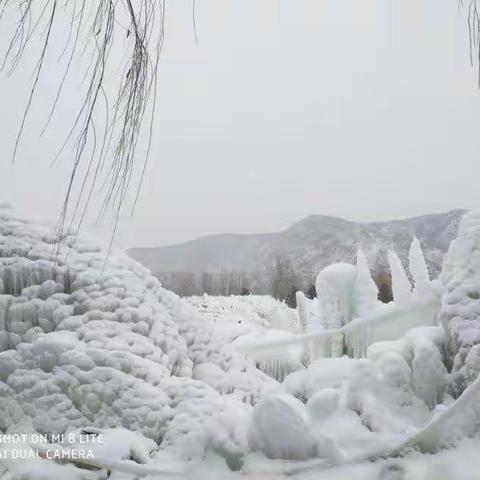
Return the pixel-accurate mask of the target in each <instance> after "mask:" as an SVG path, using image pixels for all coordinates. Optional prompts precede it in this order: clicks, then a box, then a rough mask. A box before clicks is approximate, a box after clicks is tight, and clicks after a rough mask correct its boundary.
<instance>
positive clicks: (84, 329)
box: [0, 207, 274, 456]
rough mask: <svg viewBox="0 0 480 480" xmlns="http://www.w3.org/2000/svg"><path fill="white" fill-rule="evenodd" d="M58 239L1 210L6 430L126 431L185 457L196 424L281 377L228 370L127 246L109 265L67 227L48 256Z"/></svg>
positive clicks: (216, 347) (252, 397) (190, 313)
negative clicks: (218, 378) (209, 371)
mask: <svg viewBox="0 0 480 480" xmlns="http://www.w3.org/2000/svg"><path fill="white" fill-rule="evenodd" d="M56 240H57V239H56V237H55V236H54V235H53V234H52V233H51V230H50V229H49V228H47V227H45V226H37V225H35V224H32V223H30V222H28V221H26V220H21V219H19V218H17V217H16V216H15V215H14V214H13V212H12V211H11V210H10V209H8V208H5V207H3V208H1V209H0V279H1V285H2V291H3V293H2V294H0V411H1V412H2V415H1V416H0V430H1V431H2V432H8V433H11V432H18V431H22V432H25V431H26V432H39V433H44V434H53V433H64V432H66V431H72V430H75V429H80V428H84V427H87V426H89V427H90V426H94V427H98V428H102V429H108V428H114V427H115V428H116V427H123V428H125V429H128V430H131V431H134V432H138V434H139V435H143V436H144V437H147V438H150V439H152V440H153V441H154V442H155V444H156V445H157V449H158V448H162V449H165V450H171V451H177V450H178V451H179V452H185V451H186V450H188V448H187V446H186V445H188V444H189V443H188V442H189V440H188V437H189V434H191V432H192V431H195V430H196V429H197V430H198V432H204V431H205V429H206V428H207V424H208V423H209V421H210V420H211V419H212V418H213V417H215V415H218V414H220V413H221V412H222V411H223V410H224V409H226V408H227V407H228V406H230V405H232V404H233V405H238V406H239V407H238V408H241V406H242V405H247V404H248V405H250V404H254V403H256V402H257V401H258V399H259V396H260V392H261V390H262V388H263V386H265V385H268V384H269V383H271V382H274V380H272V379H270V378H269V377H268V376H266V375H265V374H262V372H260V371H258V370H257V369H256V368H254V367H249V369H248V372H247V371H246V370H245V368H246V366H245V365H243V364H241V365H235V366H233V365H231V360H232V357H233V351H228V345H226V346H225V345H224V346H222V345H221V344H219V343H218V340H217V339H216V338H215V336H214V335H213V331H212V327H211V326H210V325H209V324H207V323H205V322H203V321H202V319H201V317H200V316H199V314H198V313H197V312H196V311H195V310H194V309H193V308H192V307H191V306H189V305H188V304H186V303H185V302H183V301H182V300H181V299H180V298H179V297H177V296H176V295H174V294H172V293H171V292H168V291H166V290H165V289H163V288H162V287H161V285H160V283H159V282H158V280H157V279H156V278H154V277H152V276H151V274H150V272H149V271H148V270H147V269H146V268H144V267H142V266H141V265H140V264H138V263H137V262H135V261H133V260H131V259H130V258H129V257H128V256H126V255H125V254H123V253H122V252H118V251H115V252H113V253H112V254H111V255H110V256H109V258H108V261H107V263H106V265H105V259H106V251H105V250H102V249H101V248H100V247H98V246H97V245H96V244H95V243H92V242H90V241H87V240H85V239H83V238H80V237H78V238H77V237H75V236H74V235H70V234H67V235H65V238H63V239H62V243H63V246H64V248H63V249H62V251H61V253H60V255H59V256H58V257H57V259H56V262H53V261H52V252H53V251H54V247H55V244H56ZM222 347H223V348H222ZM202 364H211V365H215V366H216V367H217V368H218V369H219V370H220V371H221V372H223V374H224V376H225V379H226V381H227V382H228V379H230V383H231V386H230V388H229V389H228V391H227V392H225V390H222V389H223V388H224V384H222V385H218V389H219V390H215V388H212V387H211V386H210V385H209V384H207V382H204V381H202V380H196V379H193V378H192V377H193V374H194V372H195V370H196V369H197V368H198V366H199V365H202ZM209 383H210V384H214V382H209ZM214 386H217V385H214ZM198 432H197V434H199V435H200V433H198ZM186 455H187V456H188V454H186Z"/></svg>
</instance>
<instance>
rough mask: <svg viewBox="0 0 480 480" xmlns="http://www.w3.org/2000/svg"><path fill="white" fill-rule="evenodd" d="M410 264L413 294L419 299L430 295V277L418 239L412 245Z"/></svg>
mask: <svg viewBox="0 0 480 480" xmlns="http://www.w3.org/2000/svg"><path fill="white" fill-rule="evenodd" d="M408 262H409V266H408V268H409V270H410V274H411V275H412V278H413V285H414V286H413V294H414V295H415V296H418V297H421V296H423V295H426V294H428V292H429V289H430V288H429V287H430V277H429V275H428V269H427V264H426V263H425V257H424V256H423V252H422V247H421V246H420V242H419V241H418V238H416V237H415V238H414V239H413V241H412V244H411V245H410V251H409V253H408Z"/></svg>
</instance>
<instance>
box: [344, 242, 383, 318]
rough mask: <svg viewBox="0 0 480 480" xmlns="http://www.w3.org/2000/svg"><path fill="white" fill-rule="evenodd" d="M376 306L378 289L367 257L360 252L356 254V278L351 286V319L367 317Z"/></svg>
mask: <svg viewBox="0 0 480 480" xmlns="http://www.w3.org/2000/svg"><path fill="white" fill-rule="evenodd" d="M377 305H378V288H377V286H376V285H375V282H374V281H373V278H372V274H371V272H370V267H369V266H368V263H367V257H366V256H365V254H364V253H363V251H362V250H358V252H357V268H356V277H355V282H354V284H353V291H352V300H351V311H352V319H353V318H360V317H364V316H365V315H368V314H369V313H370V312H371V311H372V310H375V308H376V307H377Z"/></svg>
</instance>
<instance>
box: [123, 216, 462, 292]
mask: <svg viewBox="0 0 480 480" xmlns="http://www.w3.org/2000/svg"><path fill="white" fill-rule="evenodd" d="M463 213H464V211H463V210H452V211H451V212H447V213H441V214H431V215H423V216H420V217H415V218H410V219H406V220H398V221H390V222H377V223H355V222H350V221H347V220H343V219H340V218H335V217H327V216H321V215H313V216H310V217H307V218H305V219H304V220H301V221H300V222H298V223H296V224H295V225H293V226H292V227H290V228H288V229H287V230H285V231H283V232H279V233H271V234H261V235H235V234H225V235H212V236H207V237H201V238H199V239H196V240H192V241H190V242H187V243H184V244H179V245H172V246H168V247H158V248H133V249H131V250H129V254H130V255H131V256H132V257H133V258H135V259H136V260H138V261H139V262H141V263H143V264H144V265H146V266H147V267H149V268H150V269H151V270H152V272H154V273H156V274H157V273H158V274H159V275H160V274H161V272H174V271H180V272H194V273H197V274H198V273H200V272H218V271H221V270H225V269H233V270H236V271H240V272H247V273H248V274H250V276H251V284H253V285H254V287H255V292H258V293H263V292H265V291H268V287H269V286H270V284H271V271H270V269H271V266H272V265H273V264H274V263H275V260H276V258H277V257H278V256H287V257H288V258H290V259H291V261H292V263H293V266H294V268H295V270H296V271H297V273H299V274H301V275H302V276H303V278H304V279H305V280H311V279H312V278H314V276H316V274H317V273H318V272H319V271H320V270H321V269H322V268H323V267H325V266H327V265H329V264H331V263H334V262H339V261H344V262H348V263H354V262H355V256H356V251H357V247H358V246H359V245H360V246H361V247H362V249H363V250H364V251H365V253H366V255H367V257H368V260H369V264H370V265H371V266H372V267H373V269H374V270H376V269H377V268H379V267H381V268H384V267H385V266H386V264H387V252H388V250H389V249H393V250H395V251H396V252H397V254H398V255H399V257H400V259H401V260H402V261H403V262H404V263H407V262H406V260H407V258H408V249H409V246H410V243H411V240H412V236H414V235H415V236H417V238H418V239H419V240H420V242H421V245H422V248H423V251H424V254H425V258H426V261H427V265H428V267H429V268H430V271H431V274H432V277H433V278H436V277H437V275H438V273H439V272H440V269H441V265H442V260H443V256H444V254H445V252H446V251H447V249H448V246H449V244H450V241H451V240H452V239H453V238H455V236H456V233H457V229H458V222H459V220H460V218H461V216H462V215H463Z"/></svg>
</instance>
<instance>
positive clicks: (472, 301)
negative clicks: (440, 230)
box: [440, 213, 480, 395]
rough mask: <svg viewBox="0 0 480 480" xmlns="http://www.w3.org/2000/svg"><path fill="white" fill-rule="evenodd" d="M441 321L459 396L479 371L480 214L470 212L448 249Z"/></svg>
mask: <svg viewBox="0 0 480 480" xmlns="http://www.w3.org/2000/svg"><path fill="white" fill-rule="evenodd" d="M440 278H441V281H442V282H443V283H444V284H445V285H446V290H445V293H444V295H443V299H442V308H441V311H440V320H441V322H442V324H443V325H444V327H445V329H446V332H447V348H448V352H449V358H450V367H451V370H452V385H451V386H452V389H453V392H454V393H455V395H459V394H460V393H461V392H462V391H463V390H464V389H465V388H466V387H467V385H469V384H470V383H472V382H473V381H474V380H475V379H476V378H477V376H478V374H479V372H480V368H479V363H478V360H477V358H478V347H476V345H479V344H480V214H479V213H467V214H466V215H465V216H464V217H463V219H462V221H461V223H460V228H459V233H458V237H457V239H456V240H454V241H453V242H452V244H451V245H450V248H449V250H448V254H447V257H446V260H445V265H444V267H443V271H442V274H441V277H440Z"/></svg>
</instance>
